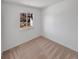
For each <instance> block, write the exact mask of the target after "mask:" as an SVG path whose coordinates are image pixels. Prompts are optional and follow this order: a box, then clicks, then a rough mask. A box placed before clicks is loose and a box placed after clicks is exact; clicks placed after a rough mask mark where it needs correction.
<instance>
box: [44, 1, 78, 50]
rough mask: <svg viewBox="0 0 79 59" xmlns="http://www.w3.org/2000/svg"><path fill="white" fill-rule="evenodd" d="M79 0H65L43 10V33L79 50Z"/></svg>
mask: <svg viewBox="0 0 79 59" xmlns="http://www.w3.org/2000/svg"><path fill="white" fill-rule="evenodd" d="M77 13H78V12H77V0H64V1H61V2H59V3H57V4H55V5H51V6H50V7H48V8H45V9H44V10H43V16H44V17H43V35H44V36H46V37H48V38H50V39H51V40H53V41H56V42H58V43H60V44H62V45H64V46H66V47H69V48H71V49H74V50H76V51H77V50H78V48H77V45H78V38H77V21H78V20H77Z"/></svg>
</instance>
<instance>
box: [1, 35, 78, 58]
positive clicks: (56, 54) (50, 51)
mask: <svg viewBox="0 0 79 59" xmlns="http://www.w3.org/2000/svg"><path fill="white" fill-rule="evenodd" d="M2 59H78V58H77V52H75V51H73V50H71V49H69V48H66V47H64V46H62V45H60V44H57V43H55V42H53V41H51V40H49V39H47V38H44V37H42V36H40V37H38V38H36V39H33V40H31V41H29V42H26V43H24V44H21V45H19V46H17V47H15V48H12V49H10V50H7V51H5V52H3V54H2Z"/></svg>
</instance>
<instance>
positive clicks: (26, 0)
mask: <svg viewBox="0 0 79 59" xmlns="http://www.w3.org/2000/svg"><path fill="white" fill-rule="evenodd" d="M4 1H7V2H13V3H20V4H24V5H29V6H34V7H39V8H43V7H47V6H49V5H51V4H56V3H58V2H60V1H62V0H4Z"/></svg>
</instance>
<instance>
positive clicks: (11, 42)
mask: <svg viewBox="0 0 79 59" xmlns="http://www.w3.org/2000/svg"><path fill="white" fill-rule="evenodd" d="M21 12H26V13H27V12H31V13H33V16H34V19H33V23H34V26H33V28H31V29H29V30H19V17H20V13H21ZM40 18H41V17H40V9H37V8H34V7H30V6H24V5H20V4H14V3H8V2H2V51H5V50H7V49H9V48H13V47H15V46H17V45H19V44H21V43H24V42H26V41H28V40H30V39H32V38H35V37H37V36H39V35H40Z"/></svg>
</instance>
